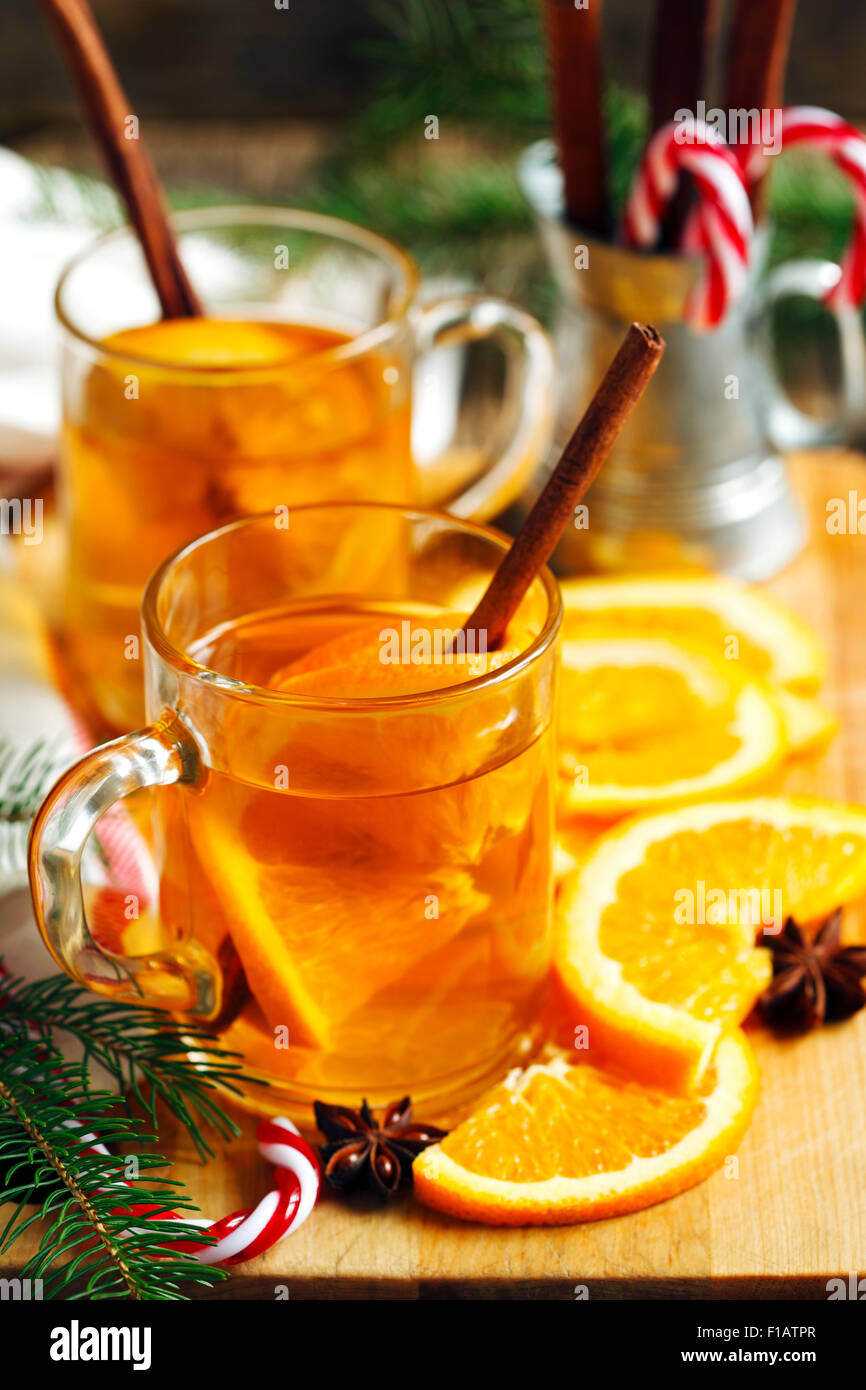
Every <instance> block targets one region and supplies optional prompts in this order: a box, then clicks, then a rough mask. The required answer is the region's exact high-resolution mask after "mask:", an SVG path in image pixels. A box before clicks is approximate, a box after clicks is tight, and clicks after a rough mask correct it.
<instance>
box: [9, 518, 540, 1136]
mask: <svg viewBox="0 0 866 1390" xmlns="http://www.w3.org/2000/svg"><path fill="white" fill-rule="evenodd" d="M506 547H507V542H506V541H505V539H504V538H503V537H500V536H499V535H498V534H497V533H496V532H494V531H491V530H489V529H488V528H486V527H482V526H479V525H477V524H472V523H466V522H460V521H457V520H455V519H454V518H451V517H448V516H446V515H444V514H441V513H436V512H425V511H421V510H417V511H409V510H404V509H401V508H397V507H388V506H383V505H378V504H352V505H342V506H341V505H329V506H308V507H301V508H293V509H292V511H291V513H290V524H289V528H288V529H287V530H285V529H280V528H279V527H278V526H277V525H275V519H274V517H273V516H264V517H258V518H249V519H245V520H242V521H239V522H236V523H231V524H229V525H227V526H226V527H224V528H222V529H221V530H218V531H215V532H212V533H211V534H209V535H207V536H205V537H203V538H201V539H200V540H197V541H195V542H193V543H192V544H190V545H189V546H188V547H186V548H185V549H183V550H181V551H180V552H179V553H178V554H177V555H175V556H174V557H173V558H171V559H170V560H168V561H167V562H165V563H164V564H163V565H162V566H161V568H160V569H159V570H158V571H157V572H156V574H155V575H154V577H153V578H152V579H151V581H150V583H149V585H148V588H147V591H146V593H145V597H144V601H143V606H142V630H143V638H144V665H145V674H146V684H147V712H148V717H149V719H150V721H151V722H150V724H149V726H148V727H147V728H145V729H144V730H142V731H140V732H138V733H134V734H130V735H128V736H127V737H124V738H121V739H118V740H115V741H114V742H113V743H110V744H107V745H105V746H104V747H102V748H98V749H96V750H94V751H93V752H91V753H89V754H88V755H87V756H85V757H84V758H83V759H82V760H81V761H80V762H79V763H78V764H77V765H76V766H75V767H73V768H72V769H71V770H70V771H69V772H68V773H66V774H65V776H64V777H63V778H62V779H61V780H60V781H59V782H58V784H57V785H56V787H55V788H54V789H53V790H52V792H51V793H49V796H48V798H47V800H46V802H45V804H44V805H43V807H42V809H41V810H40V812H39V815H38V817H37V819H36V822H35V825H34V829H33V833H32V836H31V847H30V871H31V884H32V889H33V896H34V903H35V908H36V915H37V920H38V922H39V926H40V930H41V932H42V934H43V937H44V939H45V942H46V944H47V945H48V948H49V950H50V951H51V953H52V955H53V956H54V958H55V959H56V961H57V962H58V964H59V965H60V966H61V967H62V968H63V969H64V970H66V971H67V972H68V973H69V974H70V975H71V976H72V977H73V978H74V979H76V980H78V981H79V982H80V983H81V984H83V985H85V986H86V987H88V988H90V989H92V990H95V991H96V992H97V993H99V994H103V995H107V996H110V997H112V998H116V999H120V1000H127V1001H132V1002H138V1003H147V1004H154V1005H156V1006H158V1007H161V1008H166V1009H169V1010H171V1011H172V1012H173V1013H175V1014H177V1015H181V1016H183V1015H192V1016H194V1017H196V1018H198V1019H203V1020H207V1021H209V1022H210V1023H211V1024H212V1026H213V1027H214V1029H215V1031H216V1032H217V1033H218V1035H219V1036H220V1038H221V1040H222V1042H223V1043H224V1045H225V1046H227V1047H230V1048H235V1049H237V1050H238V1051H239V1052H241V1053H243V1055H244V1057H245V1062H246V1068H247V1070H248V1071H250V1072H252V1073H253V1074H255V1075H257V1076H263V1077H265V1078H266V1079H267V1080H268V1081H269V1082H270V1086H269V1087H267V1088H263V1087H250V1088H247V1089H246V1090H245V1091H244V1095H243V1103H244V1104H245V1105H247V1106H248V1107H249V1108H252V1109H256V1110H258V1111H263V1110H264V1111H269V1112H270V1113H285V1112H286V1111H288V1112H289V1113H291V1114H292V1115H293V1116H295V1117H296V1118H297V1119H299V1120H300V1121H301V1122H302V1123H307V1124H309V1119H310V1105H311V1102H312V1101H313V1100H314V1099H321V1100H326V1101H331V1102H335V1103H342V1104H352V1105H357V1103H358V1101H359V1099H360V1097H361V1096H362V1095H366V1096H367V1098H368V1099H369V1100H370V1102H371V1103H372V1104H387V1103H388V1102H389V1101H391V1100H393V1099H394V1096H396V1095H402V1094H406V1093H410V1094H411V1095H412V1097H413V1099H414V1100H415V1101H416V1102H417V1104H418V1106H419V1109H420V1110H421V1111H422V1113H424V1114H425V1115H427V1116H428V1117H430V1118H431V1119H432V1118H434V1117H442V1116H447V1115H449V1114H451V1113H453V1107H454V1106H459V1105H460V1104H461V1103H463V1101H465V1100H467V1099H471V1098H472V1097H473V1096H474V1094H476V1093H477V1092H478V1091H479V1090H480V1089H482V1088H483V1087H484V1086H486V1085H488V1084H490V1083H492V1082H494V1081H495V1080H496V1079H497V1078H498V1077H500V1076H502V1075H503V1074H504V1073H505V1071H506V1070H507V1069H508V1068H509V1067H511V1066H514V1065H516V1064H517V1063H519V1062H521V1061H526V1060H527V1058H528V1057H529V1056H530V1055H531V1052H532V1050H533V1047H534V1044H535V1043H536V1042H537V1041H538V1037H539V1033H538V1029H539V1026H540V1025H539V1016H540V1013H541V1011H542V1007H543V1000H544V995H545V991H546V984H547V977H548V972H549V966H550V949H551V943H550V929H551V923H550V916H551V905H552V836H553V781H554V763H553V757H554V750H553V738H554V732H553V724H554V719H553V712H554V704H555V694H556V681H557V661H558V649H557V636H558V629H559V624H560V618H561V610H560V600H559V592H558V589H557V586H556V583H555V581H554V579H553V577H552V575H551V574H550V572H549V571H547V570H545V571H543V572H542V574H541V575H540V576H539V577H538V578H537V579H536V580H535V581H534V582H533V584H532V586H531V588H530V590H529V592H528V594H527V596H526V598H525V599H524V602H523V604H522V606H521V609H520V611H519V613H518V615H517V617H518V620H519V624H520V627H519V631H520V632H521V633H522V635H523V636H522V640H521V641H520V643H519V644H518V646H517V647H516V648H515V650H517V651H518V654H517V655H516V656H511V655H509V659H508V660H507V662H506V659H505V657H504V656H503V657H502V658H501V659H502V661H503V662H505V664H503V665H501V666H500V667H499V669H486V670H485V673H483V674H481V675H479V676H475V678H473V679H465V678H464V676H463V673H462V672H460V673H459V674H458V675H457V676H456V677H454V678H453V679H451V680H448V681H446V679H445V677H444V675H442V674H441V673H440V671H439V670H438V669H437V670H435V671H433V672H432V674H431V679H432V680H433V686H432V688H427V689H423V691H422V692H421V693H413V694H401V693H400V683H401V682H403V688H404V689H405V679H406V678H405V675H401V674H400V672H399V671H398V672H397V674H396V676H395V675H394V672H393V670H391V669H385V668H382V667H376V664H375V663H373V665H374V670H373V675H372V677H370V679H373V682H374V683H373V686H372V687H371V688H367V689H365V693H364V695H363V696H361V697H358V698H354V697H351V696H347V694H346V689H347V688H348V689H349V690H351V689H353V688H355V685H354V682H355V681H357V680H358V679H359V678H360V676H363V669H362V666H361V665H360V664H359V662H360V660H361V657H360V655H359V654H356V655H352V654H351V653H349V655H348V656H347V658H346V661H345V663H344V667H345V669H344V670H343V672H342V673H341V674H339V678H340V680H342V681H343V682H346V681H348V682H349V685H348V687H346V686H345V685H344V686H343V688H342V691H341V695H340V697H339V698H334V697H331V696H329V695H328V694H327V693H322V692H323V691H324V692H327V690H328V689H329V688H335V687H333V681H334V677H333V674H329V673H332V672H333V667H328V669H327V670H325V671H324V673H323V672H322V671H321V670H319V671H316V669H315V666H314V668H313V670H312V674H311V673H310V670H309V669H307V672H306V674H305V675H302V676H301V677H300V678H299V677H297V676H294V677H292V679H288V680H287V679H282V678H277V677H276V676H275V675H274V671H275V668H281V667H283V666H284V664H285V662H286V660H287V657H288V658H289V660H290V661H292V662H294V661H296V659H297V657H298V654H299V653H300V654H302V655H303V654H304V653H306V652H309V651H310V649H311V647H312V648H315V647H316V646H318V645H319V644H320V643H321V642H322V641H323V640H326V639H329V638H332V637H337V638H338V639H339V641H340V642H342V641H343V640H344V639H345V635H346V633H347V632H349V630H350V629H354V627H355V625H356V624H357V623H358V622H359V621H362V620H363V621H367V620H368V619H370V620H372V623H373V624H374V629H375V631H376V633H377V640H378V624H379V623H382V624H383V625H384V626H387V625H388V624H389V623H390V622H394V621H395V620H396V618H397V617H398V616H399V617H400V618H401V620H402V619H403V618H405V617H406V615H409V616H410V618H411V617H414V618H415V619H416V621H418V622H423V621H425V619H426V620H427V621H439V620H440V615H442V621H445V615H447V616H448V617H449V618H450V621H451V624H452V626H453V617H454V614H455V612H460V613H465V612H468V611H470V610H471V607H472V606H473V604H474V601H475V599H476V598H477V597H478V596H479V595H480V592H481V591H482V589H483V587H485V586H486V583H487V581H488V579H489V577H490V575H491V574H492V573H493V571H494V569H495V568H496V566H497V564H498V562H499V560H500V559H501V556H502V554H503V552H504V550H505V549H506ZM389 630H390V628H389ZM509 631H512V629H509ZM350 640H354V637H353V636H352V637H351V638H350ZM508 645H509V652H510V649H511V643H510V640H509V644H508ZM329 650H330V648H329ZM378 660H379V661H381V657H380V658H379V659H378ZM307 664H308V666H309V658H307ZM297 669H298V668H297V667H296V666H294V665H293V666H292V667H291V670H292V671H295V670H297ZM300 669H301V670H302V671H303V670H304V666H303V663H302V666H301V668H300ZM368 676H369V672H368ZM414 679H415V677H414V675H413V680H414ZM299 680H300V684H299V683H298V682H299ZM392 680H396V681H397V685H396V686H393V685H391V684H390V682H391V681H392ZM311 681H312V684H311V683H310V682H311ZM317 682H318V683H317ZM358 688H360V687H358ZM395 690H396V693H394V691H395ZM371 691H372V693H371ZM144 788H150V789H152V790H151V792H150V796H151V797H152V800H153V815H154V822H155V840H156V843H157V846H158V850H157V858H158V861H159V862H158V866H157V867H158V870H159V875H160V887H159V901H158V905H153V906H152V907H151V908H150V909H149V910H148V911H147V912H144V913H143V914H142V917H141V919H140V920H139V921H137V922H135V923H134V929H133V931H132V932H130V931H129V930H128V929H129V928H130V923H128V922H126V921H125V916H124V910H123V903H124V900H123V898H122V897H121V896H120V894H116V895H115V896H116V897H117V898H118V900H119V902H120V906H119V907H117V908H116V909H115V917H116V920H114V918H111V917H110V916H109V917H108V918H107V917H106V912H105V911H104V910H103V911H101V912H100V914H99V918H98V920H97V918H96V917H95V916H94V919H93V930H92V931H91V928H90V927H89V926H88V921H87V912H86V909H85V903H84V896H83V891H82V862H81V861H82V854H83V852H84V849H85V846H86V844H87V840H88V837H89V836H90V833H91V832H92V831H94V830H95V831H96V834H97V836H98V834H99V830H98V823H99V820H100V818H101V817H102V815H104V814H105V812H106V811H107V810H108V809H109V807H110V806H111V805H112V804H113V803H115V802H116V801H118V800H119V799H120V798H123V797H126V796H129V795H131V794H133V793H135V792H139V791H141V790H142V789H144Z"/></svg>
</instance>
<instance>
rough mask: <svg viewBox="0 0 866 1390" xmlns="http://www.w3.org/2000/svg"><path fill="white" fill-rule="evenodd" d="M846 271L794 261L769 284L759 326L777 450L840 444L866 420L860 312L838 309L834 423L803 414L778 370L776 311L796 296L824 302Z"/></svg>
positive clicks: (771, 428) (768, 419) (865, 371)
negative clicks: (774, 340) (838, 371)
mask: <svg viewBox="0 0 866 1390" xmlns="http://www.w3.org/2000/svg"><path fill="white" fill-rule="evenodd" d="M841 274H842V271H841V267H840V266H838V265H836V263H835V262H834V261H824V260H818V259H804V260H798V261H788V262H786V263H785V264H784V265H780V266H777V267H776V269H775V270H772V271H770V273H769V275H768V276H767V278H766V281H765V282H764V285H763V288H762V292H761V302H760V306H759V318H758V321H757V325H756V326H757V333H758V343H759V347H760V349H761V354H762V357H763V359H764V368H765V371H766V374H767V391H768V399H767V402H766V406H765V411H766V423H767V433H768V434H769V437H770V441H771V443H772V444H773V445H774V446H775V447H776V448H777V449H808V448H815V447H818V446H819V445H822V444H833V443H838V442H839V440H841V439H843V438H844V437H845V436H846V435H847V434H848V433H849V432H850V429H851V426H852V425H853V424H855V423H856V422H858V421H861V420H862V419H863V416H864V414H866V339H864V336H863V324H862V321H861V317H860V310H859V309H855V308H852V307H849V306H844V305H843V306H842V307H841V308H838V309H832V308H831V310H830V312H831V313H832V315H833V318H834V319H835V321H836V327H837V330H838V333H839V355H840V365H841V372H842V382H841V391H840V402H839V410H838V412H837V415H836V418H835V419H833V420H827V421H825V420H818V419H815V417H814V416H811V415H808V414H806V412H805V411H802V410H798V408H797V407H796V406H795V405H794V403H793V401H792V400H791V399H790V397H789V396H788V393H787V392H786V390H785V388H784V386H783V384H782V382H781V380H780V379H779V376H778V373H777V372H776V370H775V367H774V364H773V355H772V345H771V342H770V327H769V324H770V311H771V309H772V308H773V307H774V305H776V304H778V303H779V302H780V301H781V300H783V299H788V298H790V297H792V296H794V295H800V296H803V297H804V298H806V299H814V300H816V301H817V302H819V303H822V302H823V301H824V298H825V296H826V295H827V294H828V293H829V291H830V290H832V289H834V288H835V286H836V285H837V284H838V283H839V278H840V276H841Z"/></svg>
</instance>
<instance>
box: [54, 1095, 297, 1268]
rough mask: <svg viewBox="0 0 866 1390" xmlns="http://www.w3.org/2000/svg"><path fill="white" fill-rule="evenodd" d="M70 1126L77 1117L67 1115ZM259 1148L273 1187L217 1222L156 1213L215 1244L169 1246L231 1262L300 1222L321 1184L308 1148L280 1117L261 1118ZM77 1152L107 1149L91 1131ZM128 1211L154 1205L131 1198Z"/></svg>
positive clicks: (138, 1212) (259, 1250)
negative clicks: (254, 1204)
mask: <svg viewBox="0 0 866 1390" xmlns="http://www.w3.org/2000/svg"><path fill="white" fill-rule="evenodd" d="M66 1124H67V1125H68V1126H69V1127H70V1128H72V1127H74V1126H77V1125H78V1121H77V1120H72V1119H70V1120H67V1121H66ZM256 1137H257V1139H258V1143H259V1153H260V1154H261V1156H262V1158H264V1159H267V1161H268V1162H269V1163H272V1164H273V1165H274V1177H275V1186H274V1187H273V1188H272V1189H271V1191H270V1192H268V1193H267V1195H266V1196H265V1197H263V1198H262V1200H261V1201H260V1202H259V1204H258V1206H257V1207H254V1208H253V1209H252V1210H247V1209H244V1210H242V1211H235V1212H232V1213H231V1214H230V1215H229V1216H224V1217H223V1218H222V1219H221V1220H220V1221H209V1220H208V1219H207V1218H206V1217H190V1216H187V1215H186V1214H184V1213H180V1212H178V1213H174V1212H161V1213H160V1217H159V1219H160V1220H161V1221H166V1220H178V1221H185V1222H186V1223H187V1225H190V1226H201V1227H202V1228H203V1229H204V1230H206V1231H207V1233H208V1235H211V1236H214V1237H215V1238H216V1244H215V1245H202V1244H199V1243H198V1242H197V1241H177V1242H175V1243H173V1244H172V1246H171V1250H172V1251H173V1252H174V1251H177V1252H180V1253H182V1254H186V1255H191V1256H192V1257H193V1259H195V1260H198V1261H199V1263H200V1264H205V1265H218V1264H221V1265H236V1264H241V1263H243V1261H245V1260H251V1259H253V1258H254V1256H256V1255H261V1254H263V1253H264V1252H265V1250H270V1248H271V1246H273V1245H277V1244H279V1242H280V1241H281V1240H283V1239H284V1238H285V1237H286V1236H287V1235H288V1234H289V1232H290V1231H296V1230H297V1229H298V1227H299V1226H301V1225H303V1223H304V1222H305V1221H306V1219H307V1217H308V1216H309V1215H310V1212H311V1211H312V1210H313V1207H314V1206H315V1205H316V1202H317V1201H318V1197H319V1190H320V1187H321V1181H322V1176H321V1169H320V1167H319V1160H318V1159H317V1157H316V1155H315V1153H314V1151H313V1149H312V1148H311V1147H310V1145H309V1144H308V1143H307V1141H306V1140H305V1139H302V1138H301V1136H300V1134H299V1133H298V1131H297V1129H296V1128H295V1126H294V1125H293V1124H292V1122H291V1120H287V1119H285V1118H283V1117H280V1118H278V1119H275V1120H262V1121H261V1123H260V1124H259V1127H258V1130H257V1132H256ZM82 1144H83V1145H86V1146H87V1147H82V1149H81V1152H82V1153H99V1154H107V1153H108V1150H107V1149H106V1147H105V1145H104V1144H101V1143H100V1142H99V1141H98V1139H97V1138H96V1136H95V1135H92V1134H87V1135H83V1136H82ZM124 1186H126V1187H130V1188H131V1189H132V1190H133V1191H134V1190H135V1189H134V1187H133V1184H131V1183H127V1182H125V1181H124ZM123 1210H124V1211H126V1210H128V1211H129V1214H130V1216H131V1217H137V1216H146V1215H147V1214H148V1213H149V1212H152V1211H154V1210H155V1208H154V1207H153V1206H149V1205H147V1204H144V1203H138V1204H136V1203H132V1204H131V1205H130V1207H129V1208H123Z"/></svg>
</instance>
